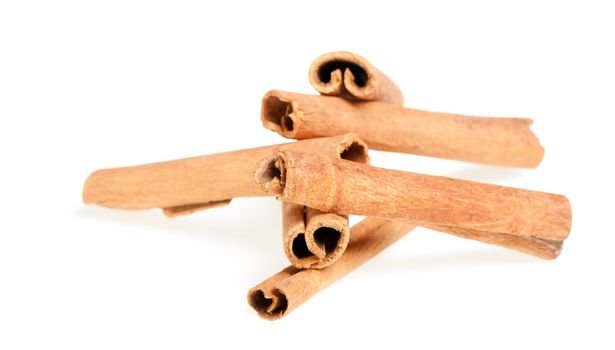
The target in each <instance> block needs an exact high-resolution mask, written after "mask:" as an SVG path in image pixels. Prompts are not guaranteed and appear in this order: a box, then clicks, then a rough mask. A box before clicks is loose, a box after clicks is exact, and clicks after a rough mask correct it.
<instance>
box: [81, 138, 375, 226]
mask: <svg viewBox="0 0 615 350" xmlns="http://www.w3.org/2000/svg"><path fill="white" fill-rule="evenodd" d="M340 147H342V148H340ZM362 147H364V143H363V142H361V141H360V140H359V139H358V137H357V136H356V135H352V134H345V135H340V136H336V137H328V138H317V139H311V140H304V141H300V142H292V143H288V144H281V145H274V146H267V147H260V148H253V149H245V150H239V151H233V152H226V153H218V154H212V155H207V156H201V157H194V158H186V159H181V160H173V161H168V162H162V163H153V164H146V165H139V166H132V167H125V168H116V169H105V170H98V171H95V172H94V173H92V174H91V175H90V176H89V177H88V179H87V180H86V182H85V185H84V189H83V201H84V202H85V203H86V204H97V205H101V206H105V207H109V208H118V209H128V210H141V209H151V208H163V209H164V213H165V215H167V216H176V215H182V214H189V213H192V212H194V211H197V210H201V209H206V208H211V207H215V206H222V205H226V204H228V203H229V202H230V201H231V199H232V198H235V197H250V196H264V195H267V194H266V193H264V192H263V191H262V190H261V188H260V187H259V186H258V185H257V184H255V183H254V174H253V170H254V164H256V163H257V162H258V161H259V160H260V159H262V158H264V157H266V156H268V155H270V154H271V153H272V152H276V151H278V150H300V151H303V152H324V153H325V154H336V155H338V156H339V157H340V158H343V159H349V160H359V159H363V158H362V157H366V153H365V150H363V149H362Z"/></svg>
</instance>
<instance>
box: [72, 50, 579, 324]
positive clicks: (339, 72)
mask: <svg viewBox="0 0 615 350" xmlns="http://www.w3.org/2000/svg"><path fill="white" fill-rule="evenodd" d="M309 80H310V83H311V84H312V86H313V87H314V88H315V89H316V90H317V91H318V92H319V93H321V94H322V96H318V95H315V96H310V95H303V94H296V93H290V92H282V91H279V90H272V91H270V92H268V93H267V94H266V95H265V96H264V98H263V102H262V108H261V120H262V122H263V126H264V127H265V128H267V129H270V130H273V131H275V132H277V133H279V134H281V135H282V136H284V137H287V138H293V139H299V140H301V141H296V142H292V143H287V144H280V145H273V146H266V147H259V148H253V149H246V150H239V151H232V152H227V153H220V154H213V155H206V156H200V157H193V158H186V159H180V160H174V161H167V162H162V163H155V164H146V165H139V166H133V167H126V168H117V169H106V170H99V171H96V172H94V173H92V174H91V175H90V177H88V179H87V180H86V182H85V185H84V190H83V200H84V202H85V203H86V204H97V205H102V206H105V207H109V208H117V209H128V210H142V209H152V208H161V209H162V210H163V213H164V214H165V215H166V216H168V217H175V216H178V215H186V214H192V213H194V212H197V211H199V210H203V209H208V208H213V207H219V206H225V205H227V204H229V203H230V201H231V200H232V198H235V197H250V196H276V197H277V198H278V199H280V200H282V201H283V210H282V220H281V221H282V225H281V226H282V243H283V251H284V252H285V254H286V256H287V257H288V259H289V261H290V262H291V264H292V265H291V266H289V267H287V268H285V269H283V270H282V271H281V272H279V273H277V274H275V275H273V276H271V277H270V278H268V279H266V280H265V281H263V282H262V283H261V284H259V285H258V286H256V287H254V288H252V289H250V291H249V292H248V302H249V304H250V305H251V306H252V307H253V308H254V309H255V310H256V311H257V312H258V314H259V315H260V316H262V317H263V318H266V319H271V320H273V319H278V318H280V317H283V316H284V315H286V314H288V313H289V312H291V311H292V310H294V309H295V308H296V307H297V306H299V305H300V304H302V303H303V302H305V301H306V300H307V299H309V298H310V297H311V296H312V295H314V294H315V293H317V292H318V291H320V290H321V289H323V288H325V287H326V286H328V285H329V284H331V283H333V282H335V281H336V280H337V279H339V278H341V277H343V276H344V275H345V274H347V273H349V272H350V271H352V270H354V269H356V268H357V267H359V266H360V265H361V264H363V263H364V262H366V261H367V260H369V259H371V258H372V257H373V256H375V255H377V254H378V253H379V252H380V251H382V250H384V249H385V248H386V247H388V246H389V245H391V244H393V243H394V242H395V241H397V240H398V239H399V238H401V237H402V236H403V235H404V234H406V233H407V232H410V231H411V230H412V229H413V228H414V227H415V226H423V227H426V228H429V229H432V230H435V231H440V232H445V233H448V234H452V235H455V236H458V237H462V238H468V239H473V240H477V241H481V242H485V243H488V244H493V245H497V246H501V247H505V248H509V249H514V250H517V251H520V252H524V253H527V254H531V255H534V256H537V257H540V258H543V259H554V258H556V257H557V256H558V255H559V254H560V252H561V249H562V245H563V241H564V240H565V239H566V238H567V237H568V234H569V232H570V224H571V208H570V203H569V202H568V200H567V199H566V197H564V196H561V195H556V194H549V193H543V192H536V191H530V190H524V189H516V188H509V187H503V186H495V185H489V184H481V183H476V182H470V181H462V180H457V179H451V178H445V177H439V176H429V175H423V174H420V173H413V172H402V171H396V170H389V169H382V168H377V167H374V166H371V165H370V164H369V163H370V162H369V156H368V148H369V147H371V148H374V149H379V150H384V151H393V152H405V153H413V154H419V155H425V156H431V157H441V158H447V159H456V160H465V161H471V162H476V163H485V164H494V165H501V166H513V167H527V168H532V167H536V166H537V165H538V164H539V163H540V161H541V160H542V157H543V154H544V150H543V148H542V146H541V145H540V143H539V142H538V139H537V137H536V136H535V135H534V134H533V133H532V131H531V130H530V128H529V126H530V125H531V123H532V121H531V120H529V119H524V118H493V117H470V116H462V115H457V114H448V113H435V112H427V111H420V110H416V109H411V108H405V107H403V95H402V93H401V90H400V89H399V88H398V87H397V86H396V85H395V84H394V83H393V81H392V80H391V79H390V78H388V77H387V76H386V75H385V74H384V73H382V72H381V71H380V70H378V69H377V68H375V67H374V66H373V65H372V64H371V63H370V62H369V61H367V60H366V59H365V58H363V57H361V56H359V55H356V54H353V53H350V52H343V51H340V52H333V53H329V54H325V55H323V56H320V57H318V58H317V59H316V60H315V61H314V63H313V64H312V66H311V67H310V69H309ZM355 214H356V215H366V216H368V217H367V218H366V219H364V220H363V221H361V222H360V223H359V224H357V225H355V226H353V227H352V228H350V227H349V224H348V215H355Z"/></svg>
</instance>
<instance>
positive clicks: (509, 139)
mask: <svg viewBox="0 0 615 350" xmlns="http://www.w3.org/2000/svg"><path fill="white" fill-rule="evenodd" d="M261 120H262V122H263V126H265V128H267V129H270V130H273V131H275V132H277V133H279V134H280V135H282V136H284V137H287V138H293V139H307V138H312V137H323V136H332V135H337V134H340V133H345V132H353V133H356V134H358V135H359V137H361V138H362V139H363V140H364V141H365V142H366V143H367V145H368V146H369V147H370V148H372V149H377V150H383V151H393V152H404V153H412V154H419V155H425V156H431V157H440V158H447V159H456V160H465V161H470V162H475V163H485V164H494V165H504V166H517V167H527V168H533V167H535V166H537V165H538V164H539V163H540V161H541V160H542V157H543V154H544V149H543V148H542V146H541V145H540V143H539V142H538V139H537V138H536V136H535V135H534V134H533V133H532V131H531V130H530V125H531V124H532V121H531V120H530V119H523V118H489V117H469V116H463V115H457V114H448V113H437V112H427V111H421V110H416V109H410V108H404V107H401V106H397V105H393V104H390V103H383V102H380V101H371V102H357V101H349V100H344V99H341V98H336V97H331V96H312V95H304V94H296V93H291V92H284V91H279V90H272V91H270V92H268V93H267V94H266V95H265V97H263V102H262V108H261Z"/></svg>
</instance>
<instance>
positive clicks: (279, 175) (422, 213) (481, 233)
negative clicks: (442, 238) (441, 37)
mask: <svg viewBox="0 0 615 350" xmlns="http://www.w3.org/2000/svg"><path fill="white" fill-rule="evenodd" d="M255 179H256V181H257V182H258V183H259V184H260V185H261V186H262V188H263V191H265V192H269V193H273V194H276V195H278V196H279V197H280V198H281V199H282V200H283V201H286V202H292V203H297V204H303V205H306V206H308V207H310V208H315V209H318V210H322V211H327V212H334V213H338V214H342V215H348V214H357V215H368V216H379V217H384V218H388V219H394V220H402V221H406V222H410V223H412V224H415V225H421V226H426V227H429V228H434V229H435V228H437V229H438V230H440V231H444V232H450V233H454V234H456V235H465V236H466V237H469V238H473V239H477V240H481V241H484V242H487V243H496V244H498V245H504V246H506V244H507V242H508V241H509V240H508V239H507V237H509V236H517V237H519V239H516V240H515V242H514V243H515V244H519V243H520V242H522V241H521V239H525V240H526V241H527V242H528V244H529V243H530V242H531V243H532V244H536V240H537V239H540V240H546V241H548V242H550V241H561V240H563V239H565V238H566V237H567V236H568V234H569V232H570V222H571V210H570V204H569V202H568V200H567V199H566V197H564V196H561V195H555V194H549V193H543V192H534V191H528V190H522V189H515V188H509V187H503V186H495V185H486V184H480V183H476V182H471V181H462V180H455V179H450V178H446V177H439V176H428V175H422V174H416V173H410V172H402V171H395V170H388V169H381V168H376V167H371V166H369V165H364V164H358V163H354V162H347V161H343V160H332V159H330V158H328V157H324V156H319V155H315V154H303V153H298V152H292V151H283V152H278V153H276V154H274V155H272V156H270V157H268V158H266V159H264V160H263V161H262V162H261V163H260V164H259V166H258V167H257V170H256V172H255ZM494 237H495V238H494ZM510 248H513V249H517V248H518V247H516V246H515V245H514V244H513V245H512V246H510ZM524 249H525V248H524ZM528 249H531V246H530V247H528V248H527V249H525V250H528Z"/></svg>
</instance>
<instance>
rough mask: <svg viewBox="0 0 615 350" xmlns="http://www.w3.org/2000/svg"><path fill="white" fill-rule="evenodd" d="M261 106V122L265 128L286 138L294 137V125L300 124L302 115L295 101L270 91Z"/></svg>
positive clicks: (277, 92)
mask: <svg viewBox="0 0 615 350" xmlns="http://www.w3.org/2000/svg"><path fill="white" fill-rule="evenodd" d="M261 106H262V107H261V120H262V122H263V126H264V127H265V128H267V129H269V130H273V131H275V132H277V133H278V134H280V135H282V136H284V137H287V138H294V137H295V135H296V129H297V127H298V125H296V124H297V123H301V121H300V118H299V116H300V114H301V113H302V112H301V110H300V109H299V105H298V103H297V101H293V100H290V99H288V98H287V97H285V96H284V95H283V94H281V93H280V92H279V91H276V90H272V91H269V92H268V93H267V94H265V96H264V97H263V102H262V105H261Z"/></svg>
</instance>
